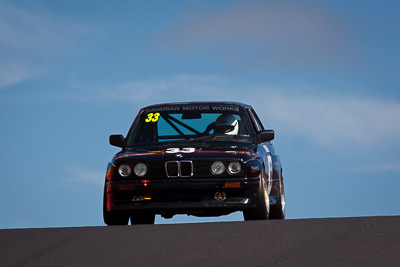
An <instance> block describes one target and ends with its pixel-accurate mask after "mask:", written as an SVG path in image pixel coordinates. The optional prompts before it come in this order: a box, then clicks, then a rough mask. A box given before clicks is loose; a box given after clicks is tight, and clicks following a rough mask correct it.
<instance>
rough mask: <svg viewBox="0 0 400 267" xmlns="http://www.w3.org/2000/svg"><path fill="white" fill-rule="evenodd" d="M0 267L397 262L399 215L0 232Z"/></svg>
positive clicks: (361, 264)
mask: <svg viewBox="0 0 400 267" xmlns="http://www.w3.org/2000/svg"><path fill="white" fill-rule="evenodd" d="M0 266H112V267H114V266H115V267H116V266H143V267H148V266H174V267H176V266H400V216H390V217H363V218H333V219H302V220H285V221H253V222H223V223H200V224H170V225H138V226H112V227H106V226H104V227H102V226H100V227H77V228H47V229H5V230H0Z"/></svg>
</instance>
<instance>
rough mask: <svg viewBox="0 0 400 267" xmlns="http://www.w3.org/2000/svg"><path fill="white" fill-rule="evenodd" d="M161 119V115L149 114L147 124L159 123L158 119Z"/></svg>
mask: <svg viewBox="0 0 400 267" xmlns="http://www.w3.org/2000/svg"><path fill="white" fill-rule="evenodd" d="M159 117H160V113H158V112H157V113H149V114H147V119H146V120H145V122H157V121H158V118H159Z"/></svg>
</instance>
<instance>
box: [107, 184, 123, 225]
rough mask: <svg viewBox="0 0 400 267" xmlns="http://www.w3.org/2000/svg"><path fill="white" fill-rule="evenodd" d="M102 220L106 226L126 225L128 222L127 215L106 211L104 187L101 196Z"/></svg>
mask: <svg viewBox="0 0 400 267" xmlns="http://www.w3.org/2000/svg"><path fill="white" fill-rule="evenodd" d="M103 220H104V223H105V224H107V225H127V224H128V222H129V215H128V214H126V213H123V212H118V211H107V192H106V187H105V186H104V195H103Z"/></svg>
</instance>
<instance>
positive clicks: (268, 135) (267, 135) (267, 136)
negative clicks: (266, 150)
mask: <svg viewBox="0 0 400 267" xmlns="http://www.w3.org/2000/svg"><path fill="white" fill-rule="evenodd" d="M274 138H275V132H274V130H263V131H261V132H259V133H258V134H257V141H258V143H264V142H267V141H271V140H274Z"/></svg>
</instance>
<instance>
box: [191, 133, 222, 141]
mask: <svg viewBox="0 0 400 267" xmlns="http://www.w3.org/2000/svg"><path fill="white" fill-rule="evenodd" d="M215 136H217V135H216V134H209V135H205V136H199V137H195V138H192V139H189V140H188V141H187V142H194V141H200V140H204V139H208V138H213V137H215Z"/></svg>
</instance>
